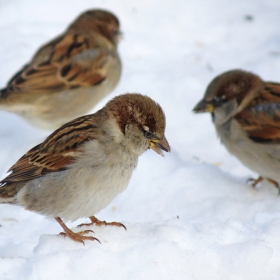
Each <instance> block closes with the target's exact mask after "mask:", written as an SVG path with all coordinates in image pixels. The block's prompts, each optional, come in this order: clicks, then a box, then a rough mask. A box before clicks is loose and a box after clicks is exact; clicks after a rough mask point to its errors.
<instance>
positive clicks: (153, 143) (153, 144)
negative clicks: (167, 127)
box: [149, 136, 170, 157]
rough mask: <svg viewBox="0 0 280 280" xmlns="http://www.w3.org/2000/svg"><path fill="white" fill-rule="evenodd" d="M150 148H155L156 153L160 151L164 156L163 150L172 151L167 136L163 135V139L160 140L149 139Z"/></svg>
mask: <svg viewBox="0 0 280 280" xmlns="http://www.w3.org/2000/svg"><path fill="white" fill-rule="evenodd" d="M149 148H150V149H152V150H154V151H155V152H156V153H158V154H159V155H161V156H163V157H164V154H163V152H162V150H163V151H165V152H170V146H169V144H168V142H167V140H166V138H165V136H163V139H162V140H158V139H151V140H150V141H149Z"/></svg>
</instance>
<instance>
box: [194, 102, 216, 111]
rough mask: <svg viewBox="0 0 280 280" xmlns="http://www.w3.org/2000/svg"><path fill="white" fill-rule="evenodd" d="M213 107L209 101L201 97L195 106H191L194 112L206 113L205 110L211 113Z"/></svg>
mask: <svg viewBox="0 0 280 280" xmlns="http://www.w3.org/2000/svg"><path fill="white" fill-rule="evenodd" d="M214 109H215V107H214V105H213V104H212V103H211V102H207V101H205V100H204V99H202V100H201V101H199V102H198V103H197V104H196V106H195V107H194V108H193V111H194V112H195V113H206V112H210V113H212V112H213V111H214Z"/></svg>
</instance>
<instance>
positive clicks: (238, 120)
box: [194, 70, 280, 188]
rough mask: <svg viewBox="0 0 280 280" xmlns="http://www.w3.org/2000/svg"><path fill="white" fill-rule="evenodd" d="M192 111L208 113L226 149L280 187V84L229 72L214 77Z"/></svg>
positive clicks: (262, 176) (258, 180) (238, 72)
mask: <svg viewBox="0 0 280 280" xmlns="http://www.w3.org/2000/svg"><path fill="white" fill-rule="evenodd" d="M194 111H195V112H197V113H200V112H211V114H212V117H213V122H214V124H215V127H216V130H217V133H218V135H219V137H220V138H221V141H222V143H223V144H224V145H225V147H226V148H227V149H228V150H229V152H231V153H232V154H233V155H235V156H236V157H237V158H238V159H239V160H240V161H241V162H242V163H243V164H244V165H246V166H247V167H249V168H250V169H252V170H253V171H255V172H257V173H258V174H260V178H259V179H257V180H251V181H253V185H256V184H257V183H258V182H260V181H261V180H262V179H263V178H266V179H268V180H269V181H270V182H272V183H273V184H274V185H275V186H276V187H277V188H279V183H280V173H279V168H280V164H279V161H280V84H278V83H274V82H264V81H263V80H262V79H261V78H260V77H258V76H257V75H255V74H252V73H249V72H245V71H242V70H232V71H229V72H225V73H223V74H221V75H219V76H217V77H216V78H215V79H214V80H213V81H212V82H211V83H210V84H209V86H208V87H207V89H206V92H205V95H204V97H203V99H202V100H201V101H200V102H199V103H198V104H197V105H196V106H195V108H194Z"/></svg>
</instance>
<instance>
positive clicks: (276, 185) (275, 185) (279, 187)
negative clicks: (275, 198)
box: [247, 176, 280, 195]
mask: <svg viewBox="0 0 280 280" xmlns="http://www.w3.org/2000/svg"><path fill="white" fill-rule="evenodd" d="M263 180H264V178H263V177H261V176H260V177H259V178H258V179H253V178H250V179H248V180H247V183H248V182H252V186H253V187H255V186H256V185H257V184H258V183H260V182H261V181H263ZM266 180H267V181H268V182H269V183H271V184H273V185H274V187H275V188H276V189H278V195H280V186H279V183H278V182H276V181H274V180H272V179H269V178H266Z"/></svg>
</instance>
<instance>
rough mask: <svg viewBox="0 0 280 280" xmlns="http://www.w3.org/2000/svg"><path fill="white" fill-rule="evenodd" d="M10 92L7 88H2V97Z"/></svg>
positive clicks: (0, 95) (0, 94)
mask: <svg viewBox="0 0 280 280" xmlns="http://www.w3.org/2000/svg"><path fill="white" fill-rule="evenodd" d="M7 94H8V90H7V88H3V89H0V99H2V98H5V97H6V96H7Z"/></svg>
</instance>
